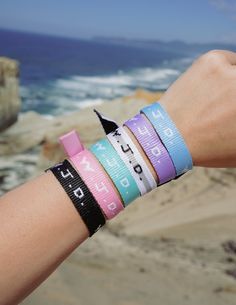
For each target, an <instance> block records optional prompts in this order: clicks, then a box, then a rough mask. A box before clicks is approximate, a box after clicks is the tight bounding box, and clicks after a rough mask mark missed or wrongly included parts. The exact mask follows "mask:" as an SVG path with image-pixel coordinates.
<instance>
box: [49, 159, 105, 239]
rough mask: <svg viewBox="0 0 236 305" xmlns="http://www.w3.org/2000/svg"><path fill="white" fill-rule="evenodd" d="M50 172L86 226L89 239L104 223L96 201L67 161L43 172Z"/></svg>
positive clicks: (103, 217)
mask: <svg viewBox="0 0 236 305" xmlns="http://www.w3.org/2000/svg"><path fill="white" fill-rule="evenodd" d="M48 170H51V171H52V172H53V174H54V176H55V177H56V178H57V180H58V181H59V182H60V184H61V185H62V187H63V188H64V190H65V192H66V193H67V195H68V196H69V197H70V199H71V201H72V202H73V204H74V206H75V208H76V210H77V211H78V212H79V214H80V216H81V217H82V219H83V221H84V223H85V224H86V226H87V228H88V230H89V234H90V237H91V236H92V235H93V234H94V233H95V232H97V231H98V230H99V229H100V228H101V227H102V226H103V225H104V224H105V222H106V219H105V216H104V215H103V213H102V211H101V209H100V207H99V205H98V203H97V202H96V199H95V198H94V197H93V195H92V193H91V192H90V191H89V189H88V187H87V185H86V184H85V183H84V181H83V180H82V179H81V177H80V175H79V174H78V172H77V171H76V170H75V169H74V168H73V166H72V165H71V164H70V162H69V161H68V160H64V161H63V162H62V163H58V164H56V165H54V166H52V167H50V168H48V169H46V170H45V172H47V171H48Z"/></svg>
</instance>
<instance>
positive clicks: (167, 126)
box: [140, 102, 193, 176]
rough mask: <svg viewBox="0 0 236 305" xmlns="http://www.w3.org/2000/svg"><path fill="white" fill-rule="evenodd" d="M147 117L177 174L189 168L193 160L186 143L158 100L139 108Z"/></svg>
mask: <svg viewBox="0 0 236 305" xmlns="http://www.w3.org/2000/svg"><path fill="white" fill-rule="evenodd" d="M140 112H141V113H143V114H145V115H146V117H147V118H148V119H149V121H150V122H151V124H152V125H153V127H154V128H155V130H156V132H157V134H158V135H159V137H160V139H161V141H162V142H163V144H164V145H165V147H166V149H167V150H168V152H169V154H170V156H171V159H172V161H173V163H174V166H175V170H176V174H177V176H179V175H182V174H183V173H185V172H187V171H188V170H191V169H192V167H193V161H192V157H191V154H190V152H189V150H188V148H187V145H186V143H185V141H184V139H183V137H182V135H181V134H180V132H179V131H178V129H177V127H176V126H175V124H174V122H173V121H172V119H171V118H170V116H169V115H168V113H167V112H166V110H165V109H164V107H163V106H162V105H161V103H160V102H158V103H157V102H156V103H153V104H151V105H149V106H146V107H144V108H142V109H141V111H140Z"/></svg>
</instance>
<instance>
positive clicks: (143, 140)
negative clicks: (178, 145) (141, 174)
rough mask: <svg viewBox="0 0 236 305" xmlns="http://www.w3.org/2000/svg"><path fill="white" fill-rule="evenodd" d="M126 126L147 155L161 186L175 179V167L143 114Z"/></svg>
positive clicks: (136, 116) (127, 122) (132, 119)
mask: <svg viewBox="0 0 236 305" xmlns="http://www.w3.org/2000/svg"><path fill="white" fill-rule="evenodd" d="M124 125H125V126H127V127H128V128H129V129H130V130H131V132H132V133H133V134H134V136H135V137H136V139H137V140H138V142H139V144H140V145H141V147H142V148H143V150H144V152H145V153H146V155H147V157H148V159H149V160H150V162H151V164H152V166H153V168H154V170H155V172H156V174H157V175H158V177H159V184H163V183H165V182H167V181H170V180H172V179H174V178H175V176H176V171H175V167H174V165H173V162H172V160H171V158H170V155H169V153H168V151H167V150H166V148H165V146H164V145H163V144H162V142H161V140H160V138H159V137H158V135H157V133H156V131H155V129H154V128H153V126H152V124H151V123H149V122H148V121H147V120H146V119H145V118H144V117H143V115H142V114H137V115H135V116H134V117H133V118H131V119H129V120H128V121H126V122H125V123H124Z"/></svg>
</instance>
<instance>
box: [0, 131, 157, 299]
mask: <svg viewBox="0 0 236 305" xmlns="http://www.w3.org/2000/svg"><path fill="white" fill-rule="evenodd" d="M124 128H125V129H126V131H127V132H128V133H129V136H130V137H131V138H132V140H133V142H134V143H135V145H136V146H137V148H138V150H139V151H140V153H141V154H142V156H143V158H144V160H145V162H146V164H147V166H148V167H149V169H150V170H151V172H152V174H153V176H154V177H155V179H156V180H157V179H158V178H157V175H156V173H155V171H154V170H153V167H152V166H151V164H150V162H149V161H148V159H147V157H146V155H145V154H144V152H143V151H142V148H141V147H140V145H139V143H138V141H137V140H136V139H135V137H134V136H133V135H132V133H131V132H130V131H129V130H128V128H126V127H124ZM0 215H1V216H0V221H1V238H0V244H1V247H0V257H1V260H0V270H1V275H2V276H1V278H0V304H4V305H6V304H14V303H15V302H19V300H21V299H22V298H24V297H25V296H27V295H28V294H29V293H30V292H31V291H32V290H33V289H34V288H35V287H37V286H38V285H39V284H40V283H41V282H42V281H44V280H45V279H46V278H47V277H48V276H49V274H50V273H51V272H53V271H54V270H55V269H56V267H57V266H58V265H59V264H60V263H61V262H62V261H63V260H64V259H65V258H66V257H67V256H68V255H69V254H70V253H71V252H72V251H73V250H74V249H75V248H76V247H78V246H79V245H80V244H81V243H82V242H83V241H84V240H86V239H87V238H88V236H89V232H88V229H87V227H86V225H85V224H84V222H83V220H82V218H81V217H80V215H79V213H78V212H77V211H76V209H75V207H74V206H73V204H72V202H71V201H70V198H69V197H68V196H67V194H66V193H65V191H64V190H63V188H62V187H61V185H60V184H59V182H58V181H57V179H56V178H55V177H54V175H53V174H52V172H51V171H48V172H46V173H43V174H42V175H40V176H39V177H37V178H35V179H33V180H31V181H29V182H27V183H25V184H24V185H21V186H20V187H18V188H16V189H14V190H12V191H11V192H9V193H7V194H6V195H4V196H3V197H2V198H1V199H0ZM97 234H99V233H97ZM9 287H11V289H9Z"/></svg>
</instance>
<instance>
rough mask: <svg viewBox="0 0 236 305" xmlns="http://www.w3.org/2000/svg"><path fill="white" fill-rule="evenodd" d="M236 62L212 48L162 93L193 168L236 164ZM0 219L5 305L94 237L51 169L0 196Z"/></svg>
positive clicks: (0, 294)
mask: <svg viewBox="0 0 236 305" xmlns="http://www.w3.org/2000/svg"><path fill="white" fill-rule="evenodd" d="M235 64H236V53H233V52H227V51H211V52H209V53H207V54H205V55H203V56H202V57H200V58H199V59H198V60H196V61H195V62H194V64H193V65H192V66H191V67H190V68H189V69H188V71H186V72H185V73H184V74H183V75H182V76H181V77H180V78H179V79H178V80H177V81H176V82H175V83H174V84H173V85H172V86H171V87H170V88H169V89H168V90H167V92H166V93H165V94H164V96H163V97H162V100H161V103H162V104H163V106H164V107H165V108H166V110H167V111H168V113H169V115H170V117H171V118H172V119H173V121H174V122H175V124H176V126H177V127H178V129H179V130H180V132H181V134H182V135H183V137H184V139H185V141H186V143H187V146H188V148H189V150H190V152H191V155H192V158H193V162H194V165H197V166H214V167H229V166H236V86H235V84H236V67H235ZM127 131H128V130H127ZM130 135H131V137H132V134H131V133H130ZM133 140H134V138H133ZM136 145H137V147H138V149H139V150H140V152H141V153H142V154H143V151H142V149H141V147H140V146H139V145H138V143H137V142H136ZM143 156H144V158H145V161H146V163H147V165H148V166H149V167H150V168H151V164H150V163H149V161H148V159H146V157H145V155H144V154H143ZM151 169H152V168H151ZM152 170H153V169H152ZM156 178H157V177H156ZM124 213H125V212H124ZM0 223H1V230H0V271H1V276H0V305H8V304H18V303H19V302H20V301H21V300H22V299H24V298H25V297H26V296H27V295H28V294H29V293H30V292H31V291H32V290H34V289H35V288H36V287H37V286H38V285H39V284H40V283H41V282H42V281H44V280H45V279H46V278H47V277H48V276H49V275H50V274H51V273H52V272H53V271H54V270H55V269H56V268H57V266H58V265H59V264H60V263H61V262H63V260H64V259H65V258H66V257H67V256H68V255H69V254H70V253H71V252H72V251H73V250H74V249H75V248H77V247H78V246H79V245H80V244H81V243H82V242H84V241H85V240H86V239H87V238H88V236H89V234H88V230H87V228H86V226H85V224H84V223H83V221H82V219H81V217H80V215H79V214H78V213H77V211H76V209H75V208H74V206H73V205H72V203H71V201H70V199H69V197H68V196H67V194H66V193H65V191H64V190H63V188H62V187H61V185H60V184H59V182H58V181H57V180H56V179H55V177H54V175H53V174H52V173H51V172H50V171H48V172H47V173H42V174H41V175H40V176H38V177H36V178H34V179H32V180H31V181H29V182H27V183H25V184H23V185H21V186H19V187H17V188H16V189H14V190H12V191H10V192H8V193H7V194H5V195H4V196H2V197H1V198H0ZM96 234H99V232H97V233H96Z"/></svg>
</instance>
